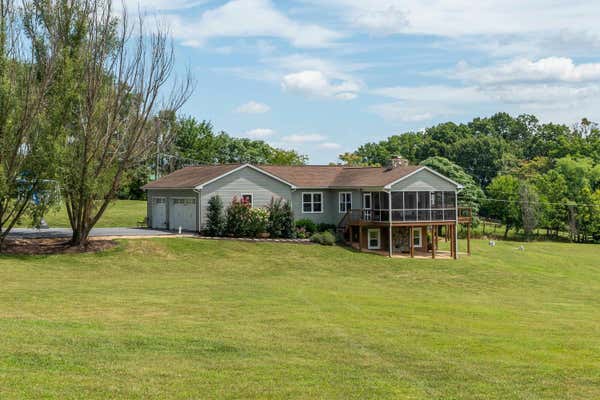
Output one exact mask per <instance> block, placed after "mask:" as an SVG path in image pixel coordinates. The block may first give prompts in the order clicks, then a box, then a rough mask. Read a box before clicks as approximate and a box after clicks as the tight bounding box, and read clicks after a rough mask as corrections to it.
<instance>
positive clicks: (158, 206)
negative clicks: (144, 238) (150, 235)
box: [149, 196, 167, 229]
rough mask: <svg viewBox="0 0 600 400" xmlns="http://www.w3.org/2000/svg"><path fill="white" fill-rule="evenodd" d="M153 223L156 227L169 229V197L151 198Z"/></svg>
mask: <svg viewBox="0 0 600 400" xmlns="http://www.w3.org/2000/svg"><path fill="white" fill-rule="evenodd" d="M149 203H150V207H151V210H152V211H151V213H150V215H151V223H152V225H151V226H152V228H154V229H167V198H166V197H159V196H156V197H152V198H151V200H150V202H149Z"/></svg>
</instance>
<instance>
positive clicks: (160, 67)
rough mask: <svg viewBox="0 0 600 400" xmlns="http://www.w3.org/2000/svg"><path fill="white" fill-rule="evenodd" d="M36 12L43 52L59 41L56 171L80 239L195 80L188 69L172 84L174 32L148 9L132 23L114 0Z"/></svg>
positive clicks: (75, 239) (37, 3) (40, 2)
mask: <svg viewBox="0 0 600 400" xmlns="http://www.w3.org/2000/svg"><path fill="white" fill-rule="evenodd" d="M31 12H32V13H33V17H32V19H33V20H36V21H41V24H42V25H43V26H42V28H41V31H42V34H41V36H42V38H43V40H41V41H38V42H36V46H35V50H36V52H37V54H38V57H39V58H40V59H43V57H45V55H46V54H50V53H52V52H53V50H54V49H60V52H59V53H58V55H57V57H59V58H60V59H61V62H62V64H63V65H62V67H61V68H60V69H59V70H58V74H59V76H58V78H57V81H58V82H60V85H61V87H60V89H61V90H55V91H54V92H53V95H52V101H51V103H52V109H51V110H50V111H51V113H50V114H51V124H52V128H53V129H55V130H56V131H57V132H59V133H60V135H61V138H60V140H58V141H57V142H56V143H55V144H56V149H55V150H56V152H57V154H59V155H60V157H59V162H58V168H59V172H58V174H57V179H58V180H59V181H60V183H61V189H62V194H63V196H64V199H65V205H66V210H67V215H68V218H69V222H70V225H71V229H72V231H73V235H72V238H71V243H72V244H73V245H76V246H81V245H85V244H86V242H87V239H88V235H89V232H90V230H91V229H92V228H93V226H94V225H95V224H96V223H97V222H98V220H99V219H100V218H101V217H102V215H103V214H104V212H105V210H106V208H107V207H108V205H109V204H110V203H111V202H112V201H113V200H114V199H115V198H116V197H117V195H118V193H119V190H120V189H121V186H122V184H123V179H124V176H125V174H126V172H127V171H129V170H131V169H132V168H134V167H135V166H137V165H139V164H140V163H141V162H143V161H144V160H146V159H147V158H148V156H149V155H151V154H152V153H153V150H154V149H155V146H156V135H155V132H154V131H153V129H152V128H153V123H154V121H155V120H156V118H157V117H158V116H159V111H160V110H164V109H169V110H171V111H172V112H176V111H177V110H178V109H179V108H180V107H181V106H182V104H183V103H184V102H185V101H186V100H187V98H188V97H189V95H190V93H191V90H192V89H193V84H192V82H191V78H190V77H189V76H188V77H187V79H184V80H183V81H180V82H179V83H178V84H176V85H175V86H174V87H173V88H172V89H171V91H170V92H167V91H166V90H165V88H166V85H167V84H168V83H169V82H170V78H171V76H172V72H173V65H174V50H173V45H172V43H171V42H170V40H169V37H168V35H167V34H166V32H165V31H164V30H162V29H160V28H157V29H152V32H149V31H146V30H145V29H144V19H143V17H142V16H140V17H139V19H138V21H136V23H135V27H134V28H132V27H131V25H129V20H128V18H127V14H126V12H125V11H123V13H122V14H121V15H119V16H118V15H117V14H116V13H115V10H113V8H112V2H111V1H110V0H86V1H84V0H82V1H61V2H60V5H56V4H55V3H54V2H47V1H45V0H34V1H33V6H32V8H31ZM131 49H135V51H131Z"/></svg>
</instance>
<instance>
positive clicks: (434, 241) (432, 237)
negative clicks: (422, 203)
mask: <svg viewBox="0 0 600 400" xmlns="http://www.w3.org/2000/svg"><path fill="white" fill-rule="evenodd" d="M436 235H437V230H436V227H435V226H432V227H431V258H433V259H435V243H436V242H437V240H436V238H435V237H436Z"/></svg>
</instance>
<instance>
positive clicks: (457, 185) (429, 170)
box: [385, 167, 463, 189]
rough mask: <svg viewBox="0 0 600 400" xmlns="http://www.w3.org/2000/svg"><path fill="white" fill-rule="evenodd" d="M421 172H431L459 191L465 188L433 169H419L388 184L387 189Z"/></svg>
mask: <svg viewBox="0 0 600 400" xmlns="http://www.w3.org/2000/svg"><path fill="white" fill-rule="evenodd" d="M421 171H428V172H431V173H432V174H434V175H436V176H438V177H440V178H442V179H444V180H446V181H448V182H450V183H451V184H453V185H454V186H456V188H457V189H462V188H463V185H461V184H460V183H458V182H455V181H453V180H452V179H450V178H448V177H447V176H446V175H442V174H440V173H439V172H437V171H436V170H434V169H431V168H429V167H417V169H415V170H414V171H412V172H411V173H409V174H406V175H404V176H401V177H400V178H398V179H396V180H395V181H393V182H390V183H388V184H387V185H385V188H386V189H390V188H391V187H392V186H393V185H395V184H396V183H398V182H402V181H403V180H404V179H406V178H408V177H409V176H412V175H414V174H416V173H418V172H421Z"/></svg>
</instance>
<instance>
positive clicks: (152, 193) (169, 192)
mask: <svg viewBox="0 0 600 400" xmlns="http://www.w3.org/2000/svg"><path fill="white" fill-rule="evenodd" d="M146 197H147V203H146V204H147V206H146V211H147V217H148V226H152V210H151V207H152V198H153V197H166V199H167V226H169V222H170V221H169V214H170V208H171V200H172V199H174V198H177V197H194V198H195V199H196V207H197V209H196V217H197V219H198V216H199V215H200V213H199V208H198V207H199V204H200V201H199V200H200V197H199V195H198V193H197V192H195V191H194V190H193V189H148V192H147V196H146ZM196 226H198V223H196Z"/></svg>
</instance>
